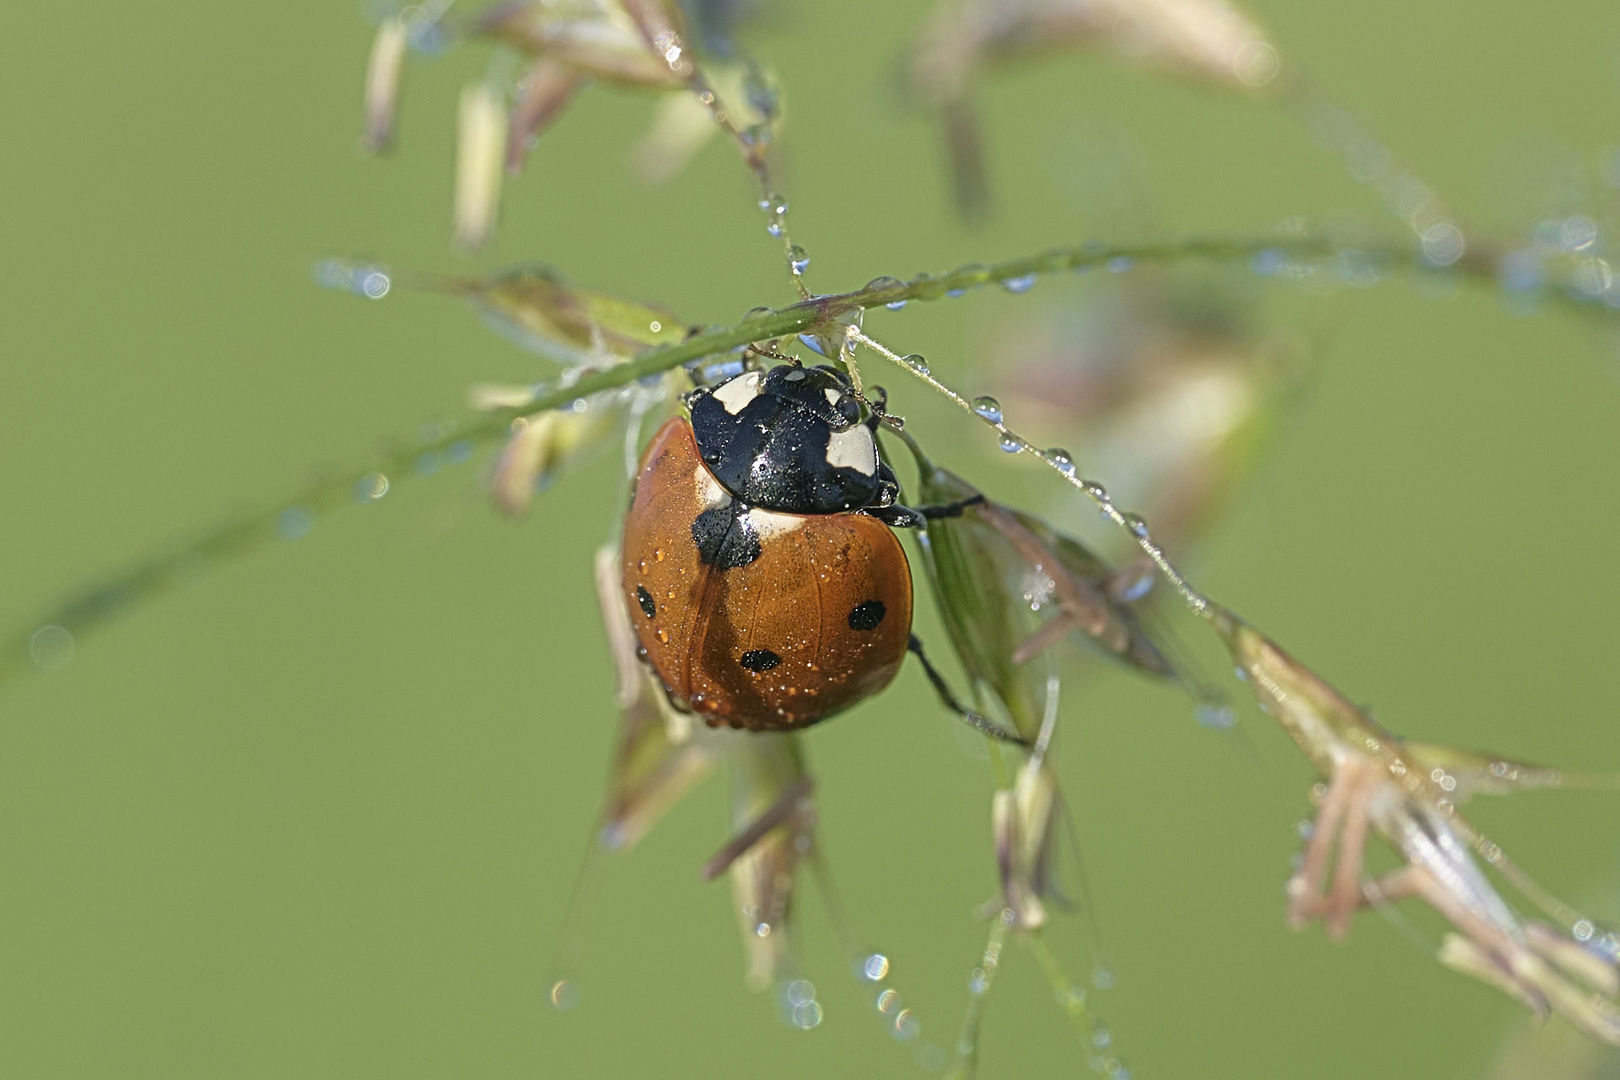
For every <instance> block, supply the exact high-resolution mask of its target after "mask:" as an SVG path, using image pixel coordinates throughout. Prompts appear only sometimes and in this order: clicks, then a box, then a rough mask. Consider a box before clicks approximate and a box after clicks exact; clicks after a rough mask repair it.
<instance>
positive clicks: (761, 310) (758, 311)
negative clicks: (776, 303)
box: [743, 307, 775, 322]
mask: <svg viewBox="0 0 1620 1080" xmlns="http://www.w3.org/2000/svg"><path fill="white" fill-rule="evenodd" d="M773 314H775V312H774V311H772V309H770V308H768V307H756V308H749V309H748V311H747V312H746V313H745V314H744V315H743V322H753V321H754V320H755V319H763V318H764V317H765V316H767V315H773Z"/></svg>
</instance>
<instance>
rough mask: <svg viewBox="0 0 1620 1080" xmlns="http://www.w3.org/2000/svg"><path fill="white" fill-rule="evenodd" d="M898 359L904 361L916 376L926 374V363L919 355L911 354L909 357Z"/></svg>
mask: <svg viewBox="0 0 1620 1080" xmlns="http://www.w3.org/2000/svg"><path fill="white" fill-rule="evenodd" d="M900 359H901V360H903V361H905V365H906V366H907V367H909V368H910V369H911V370H912V371H915V372H916V373H917V374H919V375H927V374H928V361H927V360H924V359H923V356H922V354H921V353H911V354H910V355H907V356H902V357H901V358H900Z"/></svg>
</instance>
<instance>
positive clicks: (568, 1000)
mask: <svg viewBox="0 0 1620 1080" xmlns="http://www.w3.org/2000/svg"><path fill="white" fill-rule="evenodd" d="M546 998H547V1000H549V1001H550V1002H551V1007H552V1008H553V1009H556V1010H557V1011H558V1012H567V1011H568V1010H569V1009H572V1008H573V1007H574V1006H575V1005H578V1004H579V987H578V986H577V985H575V984H574V982H573V980H571V979H558V980H557V981H556V982H554V983H552V984H551V989H550V990H549V991H548V992H547V993H546Z"/></svg>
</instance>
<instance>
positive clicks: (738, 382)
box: [714, 371, 759, 416]
mask: <svg viewBox="0 0 1620 1080" xmlns="http://www.w3.org/2000/svg"><path fill="white" fill-rule="evenodd" d="M757 397H759V372H757V371H750V372H748V373H747V374H746V375H739V376H737V377H736V378H735V379H732V380H730V381H729V382H727V383H724V384H723V385H721V386H718V387H716V388H715V391H714V400H716V401H718V402H719V403H720V404H721V406H722V407H724V408H725V410H726V412H728V413H730V414H731V415H732V416H736V415H737V414H738V413H740V412H742V411H743V408H744V406H746V405H747V404H748V403H749V402H750V401H753V400H754V399H755V398H757Z"/></svg>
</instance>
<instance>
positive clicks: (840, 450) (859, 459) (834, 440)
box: [827, 425, 877, 476]
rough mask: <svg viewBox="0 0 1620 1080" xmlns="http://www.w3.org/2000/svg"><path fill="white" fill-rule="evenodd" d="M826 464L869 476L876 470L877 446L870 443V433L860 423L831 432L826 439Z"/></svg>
mask: <svg viewBox="0 0 1620 1080" xmlns="http://www.w3.org/2000/svg"><path fill="white" fill-rule="evenodd" d="M827 464H829V465H831V466H832V467H833V468H835V469H838V468H843V469H854V470H855V471H856V472H858V473H860V474H862V475H863V476H871V475H872V474H873V473H874V472H876V471H877V447H876V446H875V445H873V443H872V433H871V432H870V431H868V430H867V429H866V428H865V427H863V426H861V425H856V426H855V427H852V428H850V429H849V430H848V431H835V432H833V433H832V435H831V436H829V437H828V439H827Z"/></svg>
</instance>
